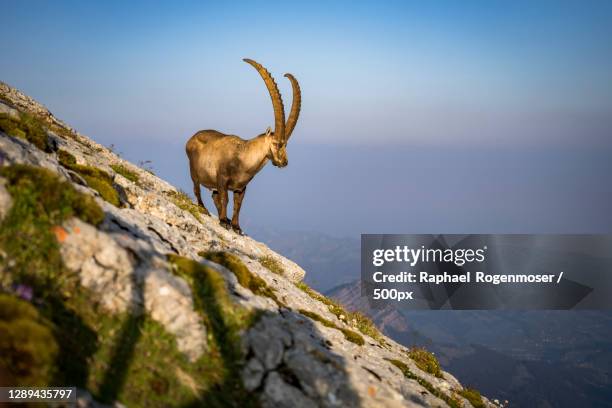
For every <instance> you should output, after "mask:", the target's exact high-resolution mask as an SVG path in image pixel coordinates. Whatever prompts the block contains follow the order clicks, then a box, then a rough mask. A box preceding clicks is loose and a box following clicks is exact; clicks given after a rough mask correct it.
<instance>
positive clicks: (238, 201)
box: [232, 187, 246, 235]
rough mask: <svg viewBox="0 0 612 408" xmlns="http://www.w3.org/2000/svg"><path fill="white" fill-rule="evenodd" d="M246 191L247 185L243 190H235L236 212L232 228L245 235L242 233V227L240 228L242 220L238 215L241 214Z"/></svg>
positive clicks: (233, 216)
mask: <svg viewBox="0 0 612 408" xmlns="http://www.w3.org/2000/svg"><path fill="white" fill-rule="evenodd" d="M245 192H246V187H245V188H243V189H242V190H241V191H234V214H233V215H232V229H233V230H234V231H235V232H236V233H237V234H240V235H244V234H243V233H242V229H240V221H239V220H238V217H239V216H240V207H242V199H243V198H244V193H245Z"/></svg>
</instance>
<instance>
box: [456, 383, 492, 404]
mask: <svg viewBox="0 0 612 408" xmlns="http://www.w3.org/2000/svg"><path fill="white" fill-rule="evenodd" d="M459 395H461V396H462V397H463V398H465V399H466V400H468V401H469V402H470V404H472V406H473V407H474V408H486V405H485V403H484V402H483V400H482V396H481V395H480V392H478V391H477V390H475V389H473V388H464V389H462V390H461V391H459Z"/></svg>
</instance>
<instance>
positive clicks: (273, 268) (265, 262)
mask: <svg viewBox="0 0 612 408" xmlns="http://www.w3.org/2000/svg"><path fill="white" fill-rule="evenodd" d="M259 263H260V264H261V265H262V266H263V267H265V268H267V269H268V270H269V271H270V272H272V273H275V274H277V275H281V276H282V275H284V274H285V268H283V265H281V263H280V262H278V261H277V260H276V259H275V258H274V257H272V256H270V255H266V256H262V257H261V258H259Z"/></svg>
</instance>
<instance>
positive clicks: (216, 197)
mask: <svg viewBox="0 0 612 408" xmlns="http://www.w3.org/2000/svg"><path fill="white" fill-rule="evenodd" d="M225 194H226V197H227V192H226V193H225ZM212 199H213V202H214V203H215V207H217V214H218V215H219V224H221V225H222V226H223V227H225V228H227V229H229V228H230V220H228V219H227V215H226V208H227V198H226V199H225V204H224V203H223V200H222V197H221V194H219V191H217V190H213V192H212Z"/></svg>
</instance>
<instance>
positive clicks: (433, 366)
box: [407, 347, 443, 378]
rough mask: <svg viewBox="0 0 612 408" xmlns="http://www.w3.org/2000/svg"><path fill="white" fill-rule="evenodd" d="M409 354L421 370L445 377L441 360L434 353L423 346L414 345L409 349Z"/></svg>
mask: <svg viewBox="0 0 612 408" xmlns="http://www.w3.org/2000/svg"><path fill="white" fill-rule="evenodd" d="M407 354H408V357H410V358H411V359H412V360H413V361H414V362H415V364H416V365H417V367H419V368H420V369H421V370H423V371H425V372H426V373H429V374H433V375H435V376H436V377H438V378H443V377H442V370H441V368H440V362H439V361H438V359H437V358H436V356H434V355H433V354H432V353H430V352H429V351H427V350H425V349H424V348H422V347H413V348H411V349H410V350H408V352H407Z"/></svg>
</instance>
